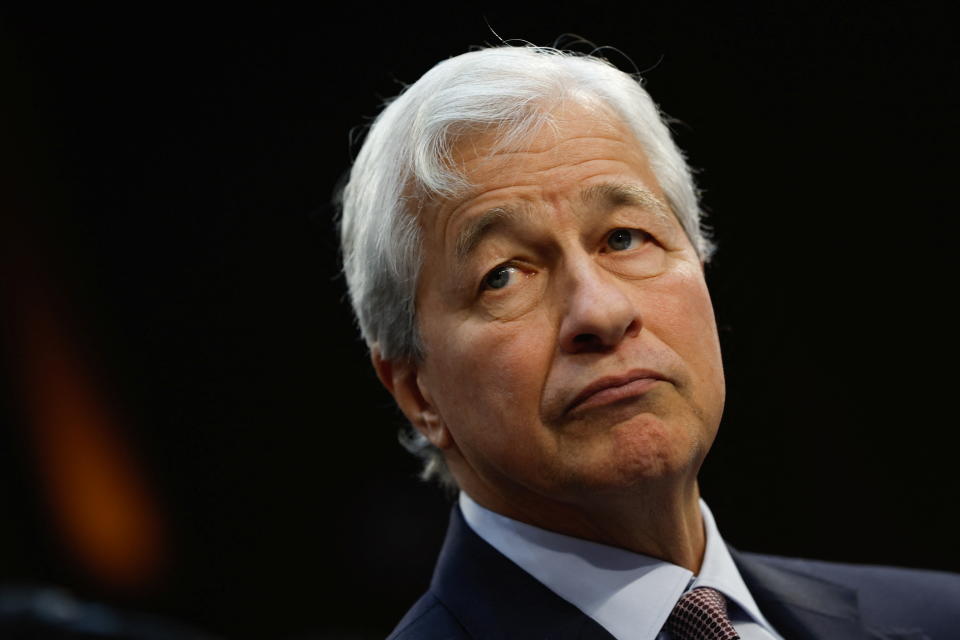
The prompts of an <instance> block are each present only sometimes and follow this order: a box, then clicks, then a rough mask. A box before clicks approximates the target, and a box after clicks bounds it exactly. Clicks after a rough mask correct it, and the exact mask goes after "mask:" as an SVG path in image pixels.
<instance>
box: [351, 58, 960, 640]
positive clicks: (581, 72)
mask: <svg viewBox="0 0 960 640" xmlns="http://www.w3.org/2000/svg"><path fill="white" fill-rule="evenodd" d="M341 233H342V242H343V252H344V268H345V272H346V276H347V282H348V286H349V288H350V295H351V300H352V302H353V305H354V309H355V311H356V313H357V317H358V319H359V323H360V327H361V329H362V331H363V335H364V338H365V339H366V341H367V343H368V345H369V346H370V350H371V358H372V360H373V365H374V367H375V369H376V371H377V374H378V376H379V378H380V380H381V381H382V382H383V384H384V385H385V386H386V387H387V389H388V390H389V391H390V392H391V393H392V394H393V396H394V398H395V399H396V401H397V404H398V405H399V407H400V409H401V410H402V411H403V413H404V414H405V415H406V417H407V418H408V419H409V421H410V423H411V424H412V426H413V428H414V435H413V436H412V437H411V438H410V441H409V445H410V447H411V448H412V449H414V450H416V451H417V452H419V453H420V454H421V455H422V456H423V457H424V459H425V470H424V475H425V477H428V478H429V477H435V478H437V479H439V480H440V481H441V482H445V483H447V484H451V485H455V486H457V487H459V489H460V499H459V501H458V506H457V507H455V508H454V510H453V514H452V517H451V525H450V529H449V531H448V535H447V541H446V543H445V546H444V549H443V551H442V553H441V557H440V559H439V561H438V565H437V569H436V572H435V574H434V578H433V582H432V584H431V587H430V590H429V592H428V593H427V594H425V595H424V597H423V598H421V600H420V601H419V602H418V603H417V604H416V605H415V606H414V608H413V609H412V610H411V611H410V612H409V613H408V615H407V616H406V617H405V618H404V619H403V620H402V621H401V622H400V624H399V625H398V626H397V628H396V630H395V632H394V634H393V636H391V637H396V638H404V639H406V638H480V637H484V638H540V637H545V638H554V637H557V638H567V637H570V638H573V637H577V638H611V637H614V638H643V639H649V640H652V639H653V638H694V637H697V638H701V637H702V638H736V637H742V638H767V639H769V638H781V637H782V638H806V637H811V638H813V637H817V638H869V637H876V638H880V637H884V638H907V637H909V638H920V637H928V636H929V637H949V634H950V633H951V630H952V629H953V630H955V629H960V615H958V613H957V610H958V609H960V607H958V606H957V605H958V604H960V582H958V581H957V580H956V578H955V577H953V576H949V575H944V574H935V573H929V572H916V571H914V572H908V571H902V570H894V569H885V568H855V567H850V566H844V565H831V564H825V563H811V562H804V561H800V560H790V559H782V558H767V557H760V556H754V555H750V554H741V553H738V552H735V551H734V550H732V549H728V548H727V547H726V546H725V544H724V543H723V540H722V538H721V537H720V535H719V532H718V530H717V527H716V524H715V523H714V521H713V518H712V516H711V514H710V512H709V510H708V509H707V507H706V505H705V504H704V503H703V502H702V501H701V500H700V498H699V489H698V485H697V473H698V470H699V468H700V466H701V464H702V462H703V460H704V457H705V456H706V454H707V451H708V449H709V448H710V445H711V443H712V442H713V439H714V437H715V435H716V431H717V427H718V425H719V423H720V418H721V414H722V409H723V399H724V381H723V370H722V363H721V358H720V349H719V343H718V339H717V331H716V325H715V322H714V317H713V311H712V306H711V302H710V297H709V294H708V292H707V288H706V284H705V281H704V276H703V264H704V262H705V261H706V260H707V259H708V258H709V255H710V250H711V244H710V242H709V239H708V238H707V237H706V235H705V234H704V232H703V230H702V227H701V216H700V210H699V206H698V202H697V196H696V189H695V187H694V185H693V181H692V179H691V176H690V171H689V169H688V168H687V166H686V163H685V161H684V159H683V156H682V154H681V153H680V152H679V150H677V148H676V147H675V145H674V144H673V142H672V140H671V138H670V134H669V132H668V130H667V128H666V127H665V126H664V124H663V122H662V121H661V119H660V115H659V113H658V111H657V109H656V107H655V105H654V103H653V102H652V100H651V98H650V96H649V95H648V94H647V93H646V92H645V91H644V90H643V89H642V88H641V86H640V85H639V84H638V83H637V82H636V81H635V80H634V79H633V78H631V77H630V76H628V75H626V74H623V73H622V72H620V71H618V70H616V69H614V68H613V67H612V66H609V65H607V64H606V63H605V62H603V61H601V60H598V59H595V58H590V57H586V56H575V55H569V54H561V53H559V52H556V51H552V50H542V49H535V48H513V47H500V48H493V49H486V50H482V51H475V52H472V53H468V54H465V55H462V56H458V57H456V58H453V59H450V60H447V61H445V62H442V63H440V64H438V65H437V66H435V67H434V68H433V69H431V70H430V71H429V72H427V73H426V74H425V75H424V76H423V77H422V78H421V79H420V80H419V81H417V82H416V83H415V84H413V85H412V86H411V87H409V88H408V89H407V90H406V91H405V92H404V93H403V94H402V95H401V96H399V97H398V98H397V99H396V100H394V101H393V102H392V103H391V104H390V105H389V106H388V107H387V108H386V109H385V110H384V111H383V113H382V114H381V115H380V116H379V117H378V119H377V120H376V122H375V123H374V124H373V126H372V128H371V130H370V132H369V134H368V136H367V139H366V141H365V142H364V145H363V148H362V149H361V151H360V153H359V154H358V156H357V160H356V163H355V165H354V167H353V169H352V171H351V174H350V180H349V183H348V184H347V186H346V188H345V191H344V195H343V216H342V224H341ZM919 594H922V597H920V595H919ZM956 633H960V632H956ZM925 634H926V635H925Z"/></svg>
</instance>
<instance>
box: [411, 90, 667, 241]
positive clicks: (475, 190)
mask: <svg viewBox="0 0 960 640" xmlns="http://www.w3.org/2000/svg"><path fill="white" fill-rule="evenodd" d="M451 157H452V164H453V166H454V167H455V169H456V170H457V171H458V172H459V173H460V174H461V175H462V176H463V177H464V178H465V179H466V181H467V182H468V183H469V186H468V187H466V188H465V189H463V190H462V191H461V192H460V193H459V194H457V195H455V196H454V197H451V198H447V199H441V200H436V201H434V202H432V203H430V204H429V205H428V206H426V207H424V209H423V210H422V211H421V216H420V222H421V224H422V226H423V227H424V228H425V231H426V233H427V235H428V236H432V237H433V238H434V239H435V240H440V241H441V242H442V243H443V244H444V245H448V246H449V245H450V243H451V242H452V243H453V244H454V245H456V244H457V243H458V239H457V238H456V237H454V236H456V235H457V232H458V231H459V230H460V228H461V227H463V226H464V225H465V224H469V223H470V221H471V220H472V219H474V218H476V217H478V216H482V215H484V214H489V213H490V212H491V211H492V210H496V209H497V208H503V209H504V210H510V211H522V212H523V213H526V214H530V213H532V212H536V213H537V214H541V215H542V214H543V213H544V211H543V209H544V208H545V207H546V208H554V209H555V208H556V205H557V203H558V202H560V201H563V200H566V201H567V202H572V201H573V200H580V201H586V200H589V198H588V197H585V195H587V194H590V193H594V194H596V193H597V192H598V189H599V191H601V192H602V191H603V189H604V188H607V189H608V190H609V188H611V187H614V186H616V187H618V188H619V189H620V191H621V192H628V191H632V192H634V193H637V194H639V193H643V194H646V195H648V196H649V197H648V198H646V199H647V200H648V201H649V202H651V203H653V204H654V205H656V206H651V209H660V210H661V211H668V207H667V205H666V204H665V203H666V198H665V197H664V195H663V191H662V189H661V187H660V185H659V183H658V181H657V179H656V176H655V175H654V174H653V171H652V169H651V168H650V163H649V160H648V158H647V155H646V153H645V151H644V149H643V147H642V145H641V144H640V143H639V141H637V139H636V137H635V136H634V134H633V132H632V131H631V130H630V129H629V128H628V127H627V125H626V124H624V123H623V122H622V121H621V120H620V119H619V118H618V117H616V116H615V115H613V113H612V112H611V111H610V110H609V109H608V108H607V107H605V106H602V105H597V104H589V103H587V104H580V103H573V104H569V103H568V104H564V105H561V106H559V107H557V108H555V109H553V110H551V111H549V112H546V113H544V114H543V116H542V119H541V120H540V122H538V123H537V126H536V127H535V128H534V129H533V131H532V132H531V133H529V134H527V135H526V136H524V137H523V138H521V139H520V140H519V141H513V142H510V143H505V142H504V140H503V133H502V132H500V131H496V130H494V131H489V132H484V133H480V134H475V135H471V136H464V137H461V138H459V139H458V140H457V142H456V145H455V146H454V148H453V151H452V154H451ZM670 217H671V218H673V216H670Z"/></svg>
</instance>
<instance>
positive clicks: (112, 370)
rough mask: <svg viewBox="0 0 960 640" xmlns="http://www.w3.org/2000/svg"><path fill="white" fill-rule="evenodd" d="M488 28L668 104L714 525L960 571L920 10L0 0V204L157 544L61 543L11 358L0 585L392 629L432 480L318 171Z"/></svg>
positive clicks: (950, 119) (239, 621) (934, 62)
mask: <svg viewBox="0 0 960 640" xmlns="http://www.w3.org/2000/svg"><path fill="white" fill-rule="evenodd" d="M493 31H495V32H496V34H498V35H499V36H500V37H502V38H504V39H512V38H521V39H525V40H529V41H532V42H534V43H536V44H551V43H553V42H554V41H555V39H556V38H557V37H558V36H559V35H561V34H564V33H576V34H578V35H581V36H584V37H586V38H589V39H590V40H592V41H593V42H595V43H597V44H599V45H611V46H614V47H617V48H619V50H621V51H622V52H623V53H624V54H626V55H628V56H629V57H630V59H631V60H632V63H633V64H635V65H636V67H638V68H639V69H640V70H642V71H643V72H644V76H645V77H646V82H647V88H648V89H649V90H650V92H651V93H652V94H653V96H654V98H655V99H656V100H657V101H658V103H659V104H660V105H661V107H662V108H663V109H664V110H665V111H666V112H667V113H668V114H670V115H671V116H673V117H674V118H676V119H677V120H678V122H677V123H676V124H675V125H674V127H673V128H674V131H675V135H676V137H677V139H678V140H679V143H680V145H681V146H682V147H683V148H684V149H685V150H686V151H687V152H688V155H689V158H690V161H691V163H692V164H693V165H694V166H695V167H698V168H699V169H700V171H699V174H698V179H699V183H700V185H701V187H702V188H703V190H704V203H705V206H706V208H707V209H708V211H709V212H710V220H711V222H712V224H713V226H714V227H715V229H716V238H717V240H718V243H719V246H720V250H719V252H718V254H717V255H716V258H715V260H714V262H713V264H712V265H711V266H710V267H709V271H708V278H709V282H710V285H711V288H712V291H713V296H714V303H715V306H716V309H717V313H718V322H719V325H720V328H721V337H722V342H723V349H724V359H725V364H726V370H727V379H728V402H727V409H726V413H725V417H724V422H723V425H722V427H721V431H720V436H719V439H718V442H717V444H716V445H715V447H714V450H713V452H712V454H711V457H710V458H709V459H708V461H707V464H706V466H705V468H704V469H703V472H702V476H701V480H702V488H703V494H704V497H705V498H706V500H707V501H708V502H709V504H710V506H711V508H712V509H713V511H714V514H715V516H716V518H717V520H718V524H719V525H720V528H721V530H722V532H723V534H724V537H725V538H726V539H727V541H728V542H730V543H731V544H733V545H734V546H737V547H739V548H742V549H746V550H753V551H763V552H770V553H778V554H785V555H798V556H807V557H817V558H824V559H833V560H842V561H850V562H869V563H884V564H898V565H907V566H915V567H928V568H937V569H948V570H953V571H960V550H958V547H957V545H956V530H955V527H954V521H955V514H954V512H955V510H956V491H957V481H956V479H955V475H954V470H953V466H954V465H955V458H956V456H955V454H954V452H953V451H954V450H953V449H952V447H951V446H952V445H953V444H955V443H956V437H955V435H954V432H955V430H956V428H957V421H956V419H955V417H954V414H955V403H956V396H957V392H956V391H955V386H956V379H957V377H956V374H955V365H954V362H955V360H956V357H957V355H958V340H957V337H956V334H955V326H956V321H955V319H954V313H955V312H954V303H955V299H956V286H955V275H956V268H955V264H956V262H955V256H954V247H955V245H956V242H957V240H956V238H957V234H956V232H957V224H956V221H955V215H956V211H957V207H956V204H955V200H956V199H955V196H954V190H955V188H956V183H957V180H956V177H955V174H956V170H957V162H956V157H955V149H956V148H957V142H958V140H957V138H958V136H957V114H958V109H957V107H958V100H957V98H958V90H957V81H958V78H957V74H956V69H957V63H958V62H960V60H958V56H957V47H956V44H955V34H954V28H953V25H952V24H951V21H950V20H949V18H948V15H947V13H946V11H945V10H944V9H942V8H941V7H939V6H937V5H929V4H926V5H921V4H915V3H911V4H909V5H908V4H906V3H901V4H888V3H881V2H874V3H861V4H848V3H840V2H835V3H831V4H828V5H819V6H815V5H809V4H807V5H803V8H800V6H794V7H785V6H778V7H777V8H765V9H747V8H745V6H744V5H737V6H733V5H725V4H724V3H710V4H705V5H703V6H698V5H686V4H671V5H670V7H669V8H665V7H664V6H661V5H659V4H657V5H652V4H644V3H631V4H629V5H618V6H614V5H602V4H597V5H596V6H586V5H584V4H582V3H569V4H563V3H561V4H554V5H551V6H550V7H549V8H546V7H543V8H539V9H537V10H533V9H529V10H525V11H521V10H519V9H518V8H517V7H511V8H496V7H493V6H487V7H478V6H470V5H456V6H453V5H450V6H446V7H434V8H429V9H428V8H425V7H424V8H415V7H411V6H403V7H401V6H399V5H393V6H390V7H387V8H383V9H374V8H373V7H370V6H361V5H359V4H357V6H355V7H341V8H339V9H337V10H327V9H324V10H320V9H314V10H298V11H292V10H285V9H277V8H272V9H266V8H261V9H260V10H251V11H249V12H246V13H243V14H239V13H237V12H236V11H234V10H231V11H227V10H224V11H223V12H219V13H218V12H212V11H208V12H206V13H203V14H200V13H197V12H195V11H186V10H182V11H178V12H175V11H173V10H171V9H169V8H166V7H161V6H155V7H154V8H152V9H144V8H142V7H137V8H136V9H131V8H129V7H128V8H126V9H118V8H116V7H112V8H109V9H108V8H105V7H102V6H101V7H99V8H91V7H84V8H82V9H76V8H74V9H70V10H64V9H56V10H54V9H52V8H49V9H47V10H40V9H38V10H34V11H31V12H24V11H20V12H16V11H7V12H6V15H5V16H3V19H2V23H0V39H2V40H0V43H2V44H0V46H2V49H0V53H2V56H3V58H4V60H3V66H2V70H3V75H4V76H5V80H4V85H5V89H4V94H5V95H4V97H3V99H4V102H5V106H4V110H5V112H6V113H5V114H4V115H5V117H6V119H7V122H6V123H5V127H6V130H7V133H10V134H12V135H11V136H10V137H9V138H8V139H7V142H5V143H4V146H5V150H4V154H5V156H6V157H5V160H6V161H7V164H8V165H9V168H8V169H5V173H6V174H7V175H6V177H5V183H10V184H12V185H13V189H14V191H15V194H14V195H11V194H12V193H14V192H8V193H7V194H6V196H4V197H5V198H7V199H8V200H7V201H8V202H10V203H14V202H16V203H20V204H21V205H22V204H23V203H29V206H19V207H17V206H12V205H10V206H5V208H6V209H7V211H6V213H4V214H3V215H11V214H12V215H14V216H20V217H21V218H23V219H24V220H26V221H27V223H28V224H29V226H30V228H31V229H34V230H40V231H39V232H38V233H39V236H40V237H41V238H42V239H41V240H38V241H37V243H38V244H37V247H38V251H39V248H41V247H42V248H43V253H44V256H46V257H45V260H46V261H47V262H48V263H49V264H50V265H53V266H51V267H50V273H51V274H52V275H51V277H52V278H53V279H54V281H55V282H56V284H57V287H58V289H59V291H60V293H61V295H62V297H63V300H65V301H66V302H65V303H64V304H65V308H66V309H68V310H69V321H70V323H71V325H72V326H74V327H75V328H76V330H77V331H78V332H79V333H80V334H81V335H82V336H83V338H82V340H81V343H82V348H83V351H84V353H85V354H86V355H87V358H88V361H89V362H90V363H91V367H93V369H94V370H95V371H96V372H97V376H98V381H99V384H100V385H101V387H102V388H105V389H107V390H108V392H109V397H110V398H111V399H112V402H113V403H114V404H115V406H116V407H117V412H118V413H119V414H120V415H122V416H124V426H125V428H126V429H127V430H128V432H129V436H130V438H131V441H132V442H133V443H135V445H136V447H137V451H138V455H139V456H140V459H141V460H142V464H143V469H144V473H145V474H146V477H147V478H148V479H149V481H150V483H151V485H152V487H153V489H154V490H155V491H156V493H157V494H158V495H159V496H160V504H161V505H162V508H163V513H164V514H165V517H166V519H167V521H168V525H169V527H170V530H171V531H172V532H173V542H172V548H173V550H174V553H173V555H172V556H171V560H170V567H169V571H168V573H167V576H166V577H165V578H164V580H163V581H162V582H161V583H159V584H157V585H155V586H154V588H153V589H152V590H150V591H149V592H148V593H140V594H131V593H124V592H118V591H116V590H111V589H110V588H108V587H106V586H104V585H102V584H98V583H97V581H96V580H95V579H93V578H92V577H90V576H88V575H86V574H84V572H83V571H82V570H80V569H79V568H78V566H77V564H76V563H75V562H74V561H73V560H72V559H71V557H70V555H69V553H68V552H67V551H66V549H65V548H64V547H63V545H62V544H61V543H60V541H59V538H58V537H57V535H56V534H55V532H53V531H52V524H51V523H52V520H51V517H50V515H49V513H48V512H47V511H46V508H45V507H44V504H43V500H42V497H41V495H40V493H39V492H38V491H37V489H36V487H35V481H34V476H33V471H32V462H31V457H30V453H29V447H28V446H27V445H26V439H25V438H24V436H23V432H24V429H25V428H26V421H25V419H24V413H23V409H22V407H21V402H20V398H19V392H18V391H17V384H16V381H15V378H16V371H15V369H14V368H12V367H8V369H7V371H8V372H9V373H10V375H8V376H7V378H6V380H7V382H6V383H5V384H4V386H3V387H2V389H0V392H2V395H0V400H2V403H0V411H2V412H3V413H2V414H0V418H2V420H3V423H4V424H6V425H9V427H10V428H5V429H4V432H3V435H2V437H3V442H2V445H3V451H2V454H0V455H2V458H0V463H2V469H0V486H2V488H0V492H2V493H0V498H2V500H3V502H2V503H0V508H2V509H3V511H2V513H3V522H4V524H3V526H2V527H0V530H2V533H0V544H2V548H0V569H2V574H0V581H3V582H5V583H8V584H19V583H25V582H33V583H37V582H40V583H48V584H59V585H64V586H65V587H67V588H69V589H71V590H72V591H73V592H74V593H77V594H79V595H81V596H83V597H88V598H93V599H99V600H104V601H107V602H111V603H114V604H116V605H118V606H121V607H126V608H133V609H139V610H144V611H153V612H157V613H160V614H162V615H165V616H168V617H172V618H176V619H181V620H185V621H188V622H190V623H192V624H194V625H196V626H199V627H202V628H205V629H209V630H211V631H214V632H217V633H220V634H225V635H228V636H230V637H251V638H253V637H286V636H292V635H297V634H303V636H304V637H343V638H349V637H358V638H359V637H382V636H383V635H385V634H386V632H387V631H389V629H390V628H391V627H392V625H393V624H394V623H395V622H396V621H397V620H398V619H399V617H400V615H402V613H403V612H404V611H405V609H406V608H407V606H409V604H411V603H412V602H413V600H414V599H415V598H416V597H417V596H418V595H419V593H420V592H421V591H422V590H423V589H424V587H425V586H426V584H427V582H428V580H429V574H430V571H431V567H432V562H433V559H434V556H435V553H436V551H437V549H438V546H439V544H440V541H441V539H442V535H443V530H444V526H445V521H446V518H447V513H448V509H449V507H448V500H447V498H445V497H444V495H443V494H442V493H441V492H440V491H439V490H437V489H435V488H433V487H429V486H424V485H422V484H420V483H419V482H418V481H417V480H416V478H415V475H416V470H417V464H416V462H415V461H414V460H413V459H412V458H409V456H407V455H406V454H405V453H403V452H402V450H401V449H400V447H399V446H398V445H397V443H396V432H397V429H398V427H399V426H400V424H401V421H400V418H399V414H398V413H397V412H396V411H395V410H394V409H393V407H392V404H391V400H390V398H389V396H388V395H387V394H386V393H385V392H384V391H383V390H381V389H380V388H379V386H378V384H377V382H376V380H375V377H374V375H373V373H372V371H371V370H370V368H369V365H368V361H367V356H366V352H365V348H364V347H363V345H362V344H361V343H360V341H359V340H358V338H357V336H356V332H355V330H354V328H353V325H352V319H351V316H350V313H349V309H348V306H347V304H346V302H345V301H344V300H343V296H344V285H343V282H342V280H341V279H340V278H339V277H338V275H337V273H338V271H337V270H338V267H337V244H336V239H335V234H334V231H333V226H332V223H331V218H332V215H333V210H332V207H331V205H330V201H331V194H332V193H333V191H334V188H335V185H336V183H337V181H338V179H339V178H340V176H341V174H342V173H343V172H344V171H345V170H346V169H347V168H348V166H349V163H350V159H351V151H350V145H349V142H348V140H349V137H350V132H351V129H352V128H353V127H355V126H358V125H362V124H364V123H365V122H368V121H369V119H370V118H371V117H372V116H374V115H375V114H376V113H377V111H378V105H379V104H380V101H381V100H382V99H384V98H386V97H388V96H392V95H394V94H396V93H397V92H398V91H399V89H400V86H401V84H400V83H401V82H412V81H414V80H415V79H416V78H417V77H419V75H420V74H422V73H423V72H425V71H426V70H427V69H428V68H429V67H430V66H432V64H434V63H435V62H437V61H439V60H441V59H444V58H446V57H449V56H451V55H455V54H458V53H461V52H464V51H466V50H467V48H468V47H469V46H471V45H477V44H483V43H494V42H496V41H497V39H498V37H497V35H494V33H493ZM607 55H608V57H610V58H611V59H612V60H613V61H614V62H616V63H618V64H619V65H620V66H621V67H622V68H625V69H627V70H631V66H630V65H631V63H630V62H628V61H627V59H626V57H624V56H622V55H620V54H619V53H617V52H615V51H608V52H607ZM5 277H8V278H9V277H14V276H13V275H12V274H5ZM5 349H6V351H11V346H10V345H7V346H6V348H5ZM9 360H10V359H8V361H9Z"/></svg>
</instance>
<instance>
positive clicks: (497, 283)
mask: <svg viewBox="0 0 960 640" xmlns="http://www.w3.org/2000/svg"><path fill="white" fill-rule="evenodd" d="M516 270H517V268H516V267H511V266H510V265H501V266H499V267H497V268H496V269H494V270H493V271H491V272H490V273H488V274H487V277H486V278H484V279H483V288H484V289H503V288H504V287H505V286H507V285H508V284H510V277H511V276H512V275H513V273H514V272H515V271H516Z"/></svg>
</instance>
